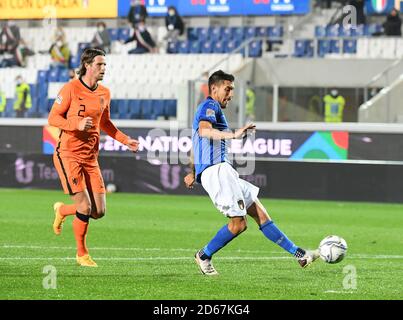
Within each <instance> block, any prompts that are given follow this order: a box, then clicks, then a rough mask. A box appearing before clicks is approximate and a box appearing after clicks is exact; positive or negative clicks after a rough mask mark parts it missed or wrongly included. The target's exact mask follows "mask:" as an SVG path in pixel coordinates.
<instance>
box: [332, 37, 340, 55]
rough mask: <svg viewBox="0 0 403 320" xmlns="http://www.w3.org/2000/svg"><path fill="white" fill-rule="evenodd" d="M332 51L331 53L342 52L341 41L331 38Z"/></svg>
mask: <svg viewBox="0 0 403 320" xmlns="http://www.w3.org/2000/svg"><path fill="white" fill-rule="evenodd" d="M330 52H331V53H340V52H341V48H340V41H339V40H330Z"/></svg>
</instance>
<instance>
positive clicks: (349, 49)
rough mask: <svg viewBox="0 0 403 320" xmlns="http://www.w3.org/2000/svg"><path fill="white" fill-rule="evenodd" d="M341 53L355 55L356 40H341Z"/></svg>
mask: <svg viewBox="0 0 403 320" xmlns="http://www.w3.org/2000/svg"><path fill="white" fill-rule="evenodd" d="M343 53H351V54H353V53H357V40H343Z"/></svg>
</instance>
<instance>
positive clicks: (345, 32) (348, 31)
mask: <svg viewBox="0 0 403 320" xmlns="http://www.w3.org/2000/svg"><path fill="white" fill-rule="evenodd" d="M352 36H354V32H353V28H352V27H351V26H350V25H349V26H348V27H343V26H342V25H341V26H340V28H339V37H352Z"/></svg>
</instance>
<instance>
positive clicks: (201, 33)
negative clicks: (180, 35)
mask: <svg viewBox="0 0 403 320" xmlns="http://www.w3.org/2000/svg"><path fill="white" fill-rule="evenodd" d="M209 36H210V33H209V28H204V27H200V28H197V39H198V40H199V41H207V40H209Z"/></svg>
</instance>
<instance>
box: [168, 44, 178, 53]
mask: <svg viewBox="0 0 403 320" xmlns="http://www.w3.org/2000/svg"><path fill="white" fill-rule="evenodd" d="M167 53H178V42H169V43H168V48H167Z"/></svg>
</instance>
